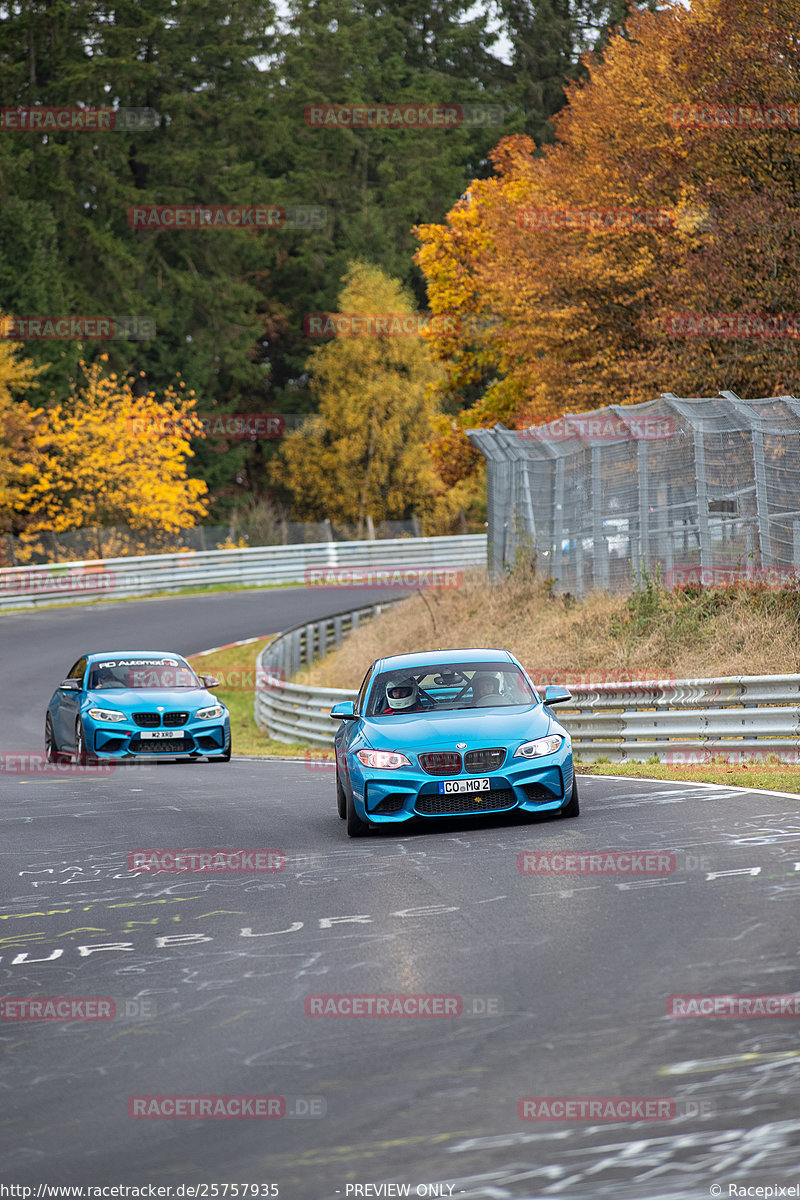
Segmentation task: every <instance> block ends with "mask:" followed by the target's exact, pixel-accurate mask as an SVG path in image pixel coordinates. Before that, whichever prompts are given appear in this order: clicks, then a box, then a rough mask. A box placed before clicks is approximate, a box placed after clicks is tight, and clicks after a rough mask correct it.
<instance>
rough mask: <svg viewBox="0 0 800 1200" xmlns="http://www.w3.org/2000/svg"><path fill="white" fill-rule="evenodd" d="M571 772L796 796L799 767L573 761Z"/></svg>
mask: <svg viewBox="0 0 800 1200" xmlns="http://www.w3.org/2000/svg"><path fill="white" fill-rule="evenodd" d="M575 769H576V770H577V771H578V772H579V774H581V775H621V776H627V777H628V778H631V779H670V780H678V781H679V782H681V783H719V784H722V786H723V787H745V788H756V789H757V790H758V791H764V792H797V793H798V795H800V766H794V765H789V764H787V763H782V762H780V761H779V760H778V759H777V758H774V760H767V761H765V762H759V763H754V762H749V763H748V762H743V763H729V762H728V761H727V760H726V759H721V758H715V759H712V760H711V761H710V762H708V763H699V764H697V765H695V764H692V765H691V766H677V765H673V764H671V763H669V764H668V763H662V762H658V761H657V760H655V759H651V760H650V761H648V762H639V763H636V762H626V763H612V762H603V761H595V762H593V763H581V762H578V761H576V763H575Z"/></svg>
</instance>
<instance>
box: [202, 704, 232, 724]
mask: <svg viewBox="0 0 800 1200" xmlns="http://www.w3.org/2000/svg"><path fill="white" fill-rule="evenodd" d="M224 712H225V709H224V708H223V707H222V705H221V704H212V705H211V706H210V707H209V708H198V710H197V712H196V713H195V714H194V715H195V718H196V719H197V720H198V721H212V720H213V719H214V717H221V716H222V715H223V713H224Z"/></svg>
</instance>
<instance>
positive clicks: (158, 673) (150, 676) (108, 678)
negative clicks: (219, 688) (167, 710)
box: [89, 658, 203, 691]
mask: <svg viewBox="0 0 800 1200" xmlns="http://www.w3.org/2000/svg"><path fill="white" fill-rule="evenodd" d="M202 686H203V685H202V683H201V682H200V680H199V679H198V678H197V676H196V675H195V673H194V671H193V670H192V668H191V667H190V666H189V664H188V663H187V662H186V661H185V659H182V658H107V659H106V658H104V659H102V660H100V661H98V662H93V663H92V665H91V670H90V671H89V688H90V690H91V691H106V690H107V689H111V688H198V687H202Z"/></svg>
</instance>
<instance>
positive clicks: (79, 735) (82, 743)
mask: <svg viewBox="0 0 800 1200" xmlns="http://www.w3.org/2000/svg"><path fill="white" fill-rule="evenodd" d="M75 761H76V762H77V763H78V764H79V765H80V766H82V767H91V766H94V765H95V764H96V763H97V759H96V758H95V756H94V755H93V754H90V753H89V751H88V750H87V749H86V737H85V735H84V732H83V722H82V721H81V720H80V718H79V719H78V720H77V721H76V723H75Z"/></svg>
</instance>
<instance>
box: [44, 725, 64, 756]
mask: <svg viewBox="0 0 800 1200" xmlns="http://www.w3.org/2000/svg"><path fill="white" fill-rule="evenodd" d="M44 756H45V758H46V760H47V761H48V762H49V763H63V762H66V761H67V758H68V755H66V754H62V753H61V751H60V750H59V748H58V746H57V745H56V735H55V733H54V732H53V720H52V717H51V716H50V713H48V714H47V716H46V717H45V720H44Z"/></svg>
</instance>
